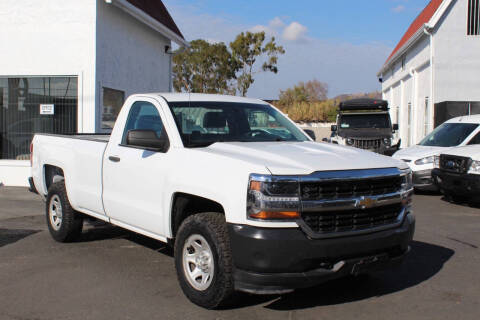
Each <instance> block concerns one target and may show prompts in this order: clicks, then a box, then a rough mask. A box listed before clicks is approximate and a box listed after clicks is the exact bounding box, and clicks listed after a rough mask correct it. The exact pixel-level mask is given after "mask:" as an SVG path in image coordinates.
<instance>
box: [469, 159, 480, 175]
mask: <svg viewBox="0 0 480 320" xmlns="http://www.w3.org/2000/svg"><path fill="white" fill-rule="evenodd" d="M468 173H473V174H480V161H475V160H473V161H472V164H471V165H470V169H468Z"/></svg>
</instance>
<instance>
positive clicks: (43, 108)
mask: <svg viewBox="0 0 480 320" xmlns="http://www.w3.org/2000/svg"><path fill="white" fill-rule="evenodd" d="M40 114H41V115H53V114H55V105H53V104H41V105H40Z"/></svg>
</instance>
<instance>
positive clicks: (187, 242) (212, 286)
mask: <svg viewBox="0 0 480 320" xmlns="http://www.w3.org/2000/svg"><path fill="white" fill-rule="evenodd" d="M175 267H176V270H177V277H178V281H179V282H180V286H181V288H182V290H183V292H184V293H185V295H186V296H187V297H188V298H189V299H190V301H192V302H193V303H195V304H197V305H199V306H201V307H204V308H208V309H213V308H217V307H219V306H222V305H225V304H226V303H227V302H228V301H229V299H230V297H231V296H232V294H233V292H234V285H233V275H232V271H233V270H232V256H231V253H230V241H229V238H228V230H227V225H226V222H225V217H224V216H223V215H222V214H220V213H199V214H196V215H193V216H190V217H188V218H187V219H185V220H184V221H183V222H182V224H181V226H180V228H179V230H178V233H177V238H176V240H175Z"/></svg>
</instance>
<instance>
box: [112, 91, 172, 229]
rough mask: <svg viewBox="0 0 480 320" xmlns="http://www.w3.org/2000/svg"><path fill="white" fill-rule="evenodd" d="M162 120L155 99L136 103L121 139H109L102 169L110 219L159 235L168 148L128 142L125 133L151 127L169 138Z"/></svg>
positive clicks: (127, 226)
mask: <svg viewBox="0 0 480 320" xmlns="http://www.w3.org/2000/svg"><path fill="white" fill-rule="evenodd" d="M164 123H165V121H164V118H163V119H162V116H161V108H160V106H159V105H158V103H157V102H156V101H154V100H152V101H137V102H135V103H134V104H133V105H132V107H131V108H130V111H129V115H128V117H127V122H126V125H125V129H124V132H123V135H122V137H121V141H112V142H111V143H109V145H108V147H107V150H106V151H105V159H104V168H103V169H104V173H103V179H104V180H103V185H104V190H103V201H104V206H105V211H106V213H107V215H108V216H109V217H110V218H111V219H112V222H113V223H115V224H117V225H120V226H123V227H126V228H130V229H133V230H134V231H139V232H142V231H143V232H148V233H153V234H155V235H158V236H163V235H165V232H166V228H165V226H164V225H162V221H164V219H163V218H162V215H163V214H164V212H162V208H163V207H164V202H165V201H164V197H163V191H164V188H165V173H166V172H167V171H168V170H169V167H170V159H171V157H170V154H169V152H168V150H167V151H165V152H159V151H151V150H149V149H148V148H146V147H137V146H132V145H128V144H127V134H128V132H129V131H130V130H154V131H155V132H156V134H157V136H158V137H162V138H166V139H167V140H168V136H166V131H165V128H164V125H163V124H164ZM162 135H163V136H162ZM136 229H138V230H136Z"/></svg>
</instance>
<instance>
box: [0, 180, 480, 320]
mask: <svg viewBox="0 0 480 320" xmlns="http://www.w3.org/2000/svg"><path fill="white" fill-rule="evenodd" d="M44 210H45V209H44V204H43V202H42V201H41V200H40V199H39V198H38V196H35V195H33V194H30V193H28V192H27V191H26V189H23V188H7V187H0V319H1V320H4V319H5V320H7V319H8V320H10V319H12V320H14V319H15V320H18V319H22V320H26V319H31V320H33V319H35V320H46V319H194V320H202V319H248V320H254V319H262V320H268V319H276V320H277V319H335V320H338V319H342V320H344V319H369V320H374V319H381V320H384V319H455V320H459V319H461V320H466V319H479V318H480V269H479V267H480V253H479V246H480V209H479V208H472V207H469V206H468V205H466V204H451V203H448V202H446V201H445V200H444V199H442V197H441V196H439V195H415V197H414V211H415V214H416V218H417V231H416V234H415V239H414V241H413V243H412V250H411V253H410V255H409V257H408V258H407V260H406V261H405V263H404V264H403V265H402V266H401V267H400V268H398V269H394V270H388V271H383V272H379V273H376V274H374V275H371V276H369V277H360V278H347V279H340V280H335V281H331V282H328V283H325V284H323V285H320V286H317V287H314V288H311V289H306V290H298V291H295V292H293V293H290V294H286V295H273V296H254V295H246V294H241V295H239V296H238V297H237V299H238V300H237V301H238V302H237V303H236V304H235V305H234V306H232V307H230V308H228V309H224V310H215V311H209V310H204V309H202V308H200V307H197V306H195V305H193V304H192V303H190V302H189V301H188V300H187V298H186V297H185V296H184V295H183V293H182V291H181V289H180V287H179V286H178V284H177V279H176V273H175V270H174V262H173V258H172V252H171V250H170V249H168V248H167V247H165V246H164V245H163V244H162V243H161V242H158V241H154V240H150V239H148V238H145V237H142V236H139V235H136V234H134V233H131V232H128V231H124V230H122V229H120V228H116V227H113V226H110V225H107V224H103V223H96V224H95V225H91V224H86V228H85V231H84V233H83V236H82V239H81V240H80V241H79V242H76V243H69V244H61V243H57V242H55V241H54V240H53V239H52V238H51V237H50V235H49V233H48V230H47V227H46V224H45V217H44Z"/></svg>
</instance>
